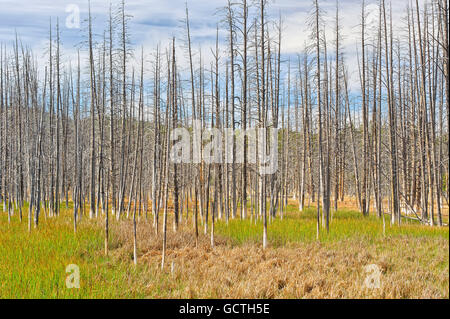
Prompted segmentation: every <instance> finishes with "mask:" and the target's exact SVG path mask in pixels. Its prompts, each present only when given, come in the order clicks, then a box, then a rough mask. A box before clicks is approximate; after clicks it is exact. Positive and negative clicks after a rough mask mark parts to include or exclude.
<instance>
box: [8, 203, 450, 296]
mask: <svg viewBox="0 0 450 319" xmlns="http://www.w3.org/2000/svg"><path fill="white" fill-rule="evenodd" d="M2 211H3V210H2V209H0V212H1V213H0V298H449V228H448V227H441V228H439V227H430V226H423V225H419V224H417V223H416V222H414V221H405V222H403V224H402V225H401V226H400V227H399V226H391V225H390V223H389V216H386V220H385V222H386V226H385V234H383V223H382V220H381V219H378V218H376V217H375V216H373V215H371V216H369V217H363V216H361V214H360V213H359V212H357V211H355V210H352V208H351V207H350V208H341V209H340V210H338V211H337V212H334V213H333V216H332V220H331V223H330V232H329V233H328V234H327V233H326V231H325V229H323V228H320V236H319V240H317V239H316V210H315V209H314V208H313V207H311V208H308V209H306V210H305V211H304V212H302V213H299V212H298V210H297V205H296V203H294V202H290V204H289V206H288V208H287V212H286V214H285V215H284V216H283V219H282V220H281V218H280V216H278V217H277V218H276V219H274V220H272V221H270V223H269V226H268V238H269V247H268V248H267V249H266V250H263V249H262V222H261V221H260V220H258V221H256V222H255V221H254V220H253V221H251V220H249V219H248V220H244V221H241V220H239V219H235V220H230V221H229V224H228V225H227V224H226V222H225V221H218V222H217V223H216V225H215V234H216V236H215V247H214V248H211V245H210V228H208V234H207V235H205V234H204V225H202V224H201V222H200V218H199V236H200V237H199V245H198V247H195V237H194V232H193V226H192V216H191V215H190V216H189V218H186V216H183V217H184V219H183V220H182V221H181V223H180V226H179V230H178V231H177V232H176V233H175V232H174V230H173V223H172V219H171V218H169V220H168V225H167V229H168V233H167V255H166V264H165V268H164V269H163V270H161V247H162V234H161V232H160V233H159V235H156V234H155V231H154V228H153V226H152V219H153V217H152V216H148V221H146V220H145V218H144V217H143V216H142V217H141V218H140V220H139V221H138V224H137V231H138V236H137V242H138V262H137V266H135V265H134V264H133V224H132V221H131V218H130V220H123V221H121V222H120V223H119V222H117V221H116V220H115V218H111V232H110V236H111V237H110V238H111V239H110V254H109V255H108V256H107V257H105V256H104V237H103V236H104V218H103V217H102V218H99V219H93V220H89V218H88V217H85V216H83V219H82V220H81V222H80V223H79V226H78V231H77V233H76V234H74V231H73V219H72V215H71V214H72V210H71V208H70V205H69V209H65V205H64V204H63V205H62V210H61V215H60V216H59V217H56V218H48V217H47V218H46V217H45V216H44V214H42V217H41V221H40V224H39V228H38V229H32V231H31V233H28V231H27V223H28V221H27V217H26V216H25V217H24V219H23V221H22V222H20V220H19V216H18V213H17V212H16V213H15V214H14V216H13V217H12V219H11V223H8V217H7V214H6V213H3V212H2ZM25 215H26V213H25ZM445 221H446V222H447V223H448V213H447V214H446V216H445ZM161 226H162V216H161V217H160V227H161ZM209 227H210V225H209ZM69 264H76V265H77V266H78V267H79V269H80V288H79V289H76V288H73V289H68V288H67V287H66V278H67V276H69V273H66V267H67V266H68V265H69ZM368 265H376V266H369V269H370V267H375V268H376V269H378V271H379V283H380V286H379V288H373V287H372V288H370V285H369V287H368V286H367V285H366V284H365V283H366V282H367V280H368V278H371V276H374V275H375V274H376V272H377V271H375V272H372V273H371V272H370V271H369V269H367V268H366V267H367V266H368ZM371 269H372V271H373V268H371ZM374 283H375V281H374Z"/></svg>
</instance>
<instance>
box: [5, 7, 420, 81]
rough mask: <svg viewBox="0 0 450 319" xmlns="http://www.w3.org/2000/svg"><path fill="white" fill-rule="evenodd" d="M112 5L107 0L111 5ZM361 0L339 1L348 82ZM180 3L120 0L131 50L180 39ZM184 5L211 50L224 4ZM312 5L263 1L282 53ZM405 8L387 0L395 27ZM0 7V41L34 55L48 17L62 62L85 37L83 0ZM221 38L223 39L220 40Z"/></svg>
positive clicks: (298, 43)
mask: <svg viewBox="0 0 450 319" xmlns="http://www.w3.org/2000/svg"><path fill="white" fill-rule="evenodd" d="M118 2H119V1H118V0H112V3H113V4H117V3H118ZM361 2H362V1H361V0H340V1H339V7H340V17H341V24H342V34H343V37H344V43H343V46H344V50H345V54H346V60H347V62H348V65H349V71H350V73H351V77H352V79H353V81H352V82H354V83H356V82H357V81H356V82H355V79H357V74H355V73H357V63H356V62H357V55H356V48H357V47H358V45H359V44H358V41H359V37H360V34H359V32H360V27H359V22H360V12H361ZM377 2H378V0H366V4H367V12H368V15H369V16H368V19H369V22H370V21H371V20H377V5H376V3H377ZM109 3H110V1H107V0H91V12H92V15H93V17H94V19H95V20H94V31H95V32H96V34H97V35H99V36H101V35H102V34H103V30H104V29H105V27H106V21H107V15H108V10H109ZM185 3H186V0H170V1H169V0H126V11H127V12H128V13H129V14H130V15H132V16H133V18H132V19H131V23H130V31H131V42H132V44H133V45H134V46H135V47H136V48H138V47H140V46H143V47H144V50H145V51H146V52H151V51H152V50H153V49H154V48H155V47H156V44H158V43H162V44H163V45H164V44H166V43H168V42H169V39H171V37H172V36H175V37H177V38H178V39H179V40H178V41H180V42H181V41H183V40H184V37H185V36H184V34H185V33H184V29H183V23H182V19H183V18H184V16H185ZM187 3H188V6H189V13H190V20H191V28H192V30H191V34H192V37H193V41H194V43H195V44H194V46H196V47H197V48H198V47H200V46H201V47H202V49H203V50H207V51H206V52H209V48H210V47H213V46H214V41H215V32H216V31H215V29H216V24H217V22H218V21H220V19H221V18H222V15H221V14H220V12H219V11H220V10H219V9H220V8H222V7H223V6H225V5H226V0H187ZM312 3H313V2H312V0H270V1H269V10H268V13H269V14H270V15H271V16H272V17H273V18H274V19H278V16H279V15H280V14H281V16H282V18H283V20H284V33H283V43H282V51H283V54H285V55H294V54H296V53H298V52H300V51H301V50H302V47H303V45H304V43H305V41H306V40H307V38H308V36H309V34H310V32H309V30H308V28H307V17H308V16H309V14H310V11H311V7H312ZM319 3H320V5H321V8H322V9H323V10H324V11H325V12H326V14H325V16H324V18H325V21H327V22H328V23H329V27H328V28H327V32H332V31H333V28H334V27H333V21H334V15H335V6H336V1H335V0H320V1H319ZM387 3H388V2H387ZM420 3H423V1H420ZM407 4H408V0H395V1H392V10H393V15H394V21H395V23H396V24H397V26H398V27H401V23H402V19H401V18H402V16H404V13H405V8H406V6H407ZM74 6H76V7H77V8H79V10H80V17H81V29H77V28H68V27H67V25H66V20H67V19H68V17H70V15H71V13H72V12H73V11H70V10H69V9H72V8H73V7H74ZM0 7H1V10H0V42H1V43H4V44H10V43H12V41H13V40H14V37H15V31H17V33H18V35H19V38H20V40H21V41H22V43H23V44H25V45H27V46H29V47H31V48H32V49H33V51H34V53H35V55H37V56H39V54H41V55H42V56H43V54H44V52H45V47H46V45H47V38H48V28H49V20H50V17H51V18H52V20H53V21H54V22H55V21H56V18H59V21H60V24H61V39H62V43H63V52H64V55H65V57H66V59H71V58H73V54H74V52H75V51H76V47H75V46H76V44H78V43H80V42H81V41H82V40H83V35H85V34H86V32H85V31H84V30H83V25H85V23H83V20H85V19H86V18H87V13H88V2H87V0H0ZM67 11H69V12H67ZM69 20H70V18H69ZM70 21H72V20H70ZM222 38H223V40H224V37H222ZM331 38H332V36H331V33H330V39H331Z"/></svg>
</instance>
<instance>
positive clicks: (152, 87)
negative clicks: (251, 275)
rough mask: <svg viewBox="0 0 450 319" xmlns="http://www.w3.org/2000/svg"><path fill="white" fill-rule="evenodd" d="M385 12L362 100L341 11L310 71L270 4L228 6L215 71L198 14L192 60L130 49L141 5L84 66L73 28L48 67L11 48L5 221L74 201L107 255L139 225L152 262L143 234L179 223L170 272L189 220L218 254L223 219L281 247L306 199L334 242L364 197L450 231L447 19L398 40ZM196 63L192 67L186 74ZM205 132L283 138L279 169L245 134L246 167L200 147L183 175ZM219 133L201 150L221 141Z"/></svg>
mask: <svg viewBox="0 0 450 319" xmlns="http://www.w3.org/2000/svg"><path fill="white" fill-rule="evenodd" d="M378 7H379V12H378V13H373V12H372V13H371V15H372V16H373V15H375V16H377V17H378V23H374V21H371V23H370V24H368V23H367V19H366V17H367V10H366V4H365V2H364V1H362V2H361V16H360V25H359V28H360V38H359V39H358V40H357V43H358V50H357V51H358V70H359V82H360V90H359V89H358V90H352V91H350V87H349V86H350V84H349V74H348V68H347V62H346V59H345V52H344V50H343V47H342V42H343V41H342V39H343V35H342V33H341V21H340V19H341V18H340V15H339V14H340V13H339V3H338V2H337V3H336V11H335V13H334V14H331V17H333V16H334V22H332V23H328V24H326V23H325V22H324V21H325V20H324V15H325V14H327V13H325V12H324V11H323V10H322V8H321V7H320V2H319V1H318V0H314V1H313V2H312V4H311V8H312V11H311V16H310V18H309V20H308V21H307V25H308V28H309V30H310V38H309V40H308V41H307V42H306V43H305V44H304V49H303V51H302V52H299V54H298V55H297V56H295V57H294V56H284V55H282V47H283V40H284V39H283V21H282V19H281V18H280V19H274V20H271V18H270V17H269V15H268V14H267V11H268V3H267V1H265V0H260V1H254V2H251V3H250V2H248V1H246V0H240V1H236V2H231V1H228V3H226V6H225V7H224V8H222V10H220V13H221V17H222V19H221V21H220V24H218V26H217V38H216V45H215V47H214V48H211V54H212V56H213V59H212V62H211V64H210V65H206V64H205V58H204V57H203V56H202V52H203V51H202V50H201V48H200V49H196V48H195V47H196V46H195V44H193V43H191V37H192V32H191V29H190V21H189V11H188V9H187V8H186V19H185V24H184V31H185V33H184V36H182V37H180V39H178V40H179V41H178V42H182V43H185V44H186V45H183V46H178V47H177V44H176V43H177V42H176V40H175V38H174V39H172V40H171V41H170V42H169V44H168V46H167V47H166V48H165V49H164V48H163V47H161V46H158V47H157V48H155V50H154V52H144V50H143V49H142V51H141V52H140V54H139V53H137V52H135V50H136V49H134V48H133V47H132V45H131V44H130V37H131V34H130V31H129V21H130V17H129V16H128V15H127V14H126V8H125V2H124V1H122V2H121V3H119V4H118V6H117V7H113V6H111V7H110V11H109V21H108V25H107V26H106V28H105V30H104V32H103V37H100V36H94V30H93V25H92V18H91V14H90V12H89V18H88V21H87V24H88V25H87V30H86V38H85V39H86V40H87V41H85V42H83V45H82V47H81V51H80V50H79V51H78V53H77V56H76V57H75V58H74V59H71V60H70V62H67V63H63V62H62V56H63V54H64V52H63V51H64V48H63V47H62V46H61V40H60V38H61V30H60V25H59V22H58V21H56V23H55V21H53V20H51V21H50V26H49V35H48V37H49V41H48V50H47V52H46V61H45V60H43V59H40V58H37V57H36V56H35V55H33V52H31V50H30V49H28V48H27V47H26V46H25V45H23V44H22V43H21V42H20V40H19V38H18V36H16V41H15V42H14V43H13V45H12V46H11V48H8V47H7V46H6V45H4V44H3V45H1V47H0V106H1V108H0V159H1V160H0V199H1V201H2V202H3V211H4V212H6V213H7V214H8V217H11V215H12V214H14V213H16V212H17V213H18V214H19V217H20V220H22V219H23V214H25V211H24V207H28V229H29V230H30V231H31V230H32V225H33V224H34V227H38V225H39V219H40V215H41V214H42V213H43V214H45V215H46V216H47V217H54V216H58V215H59V214H60V207H61V205H65V206H66V207H68V205H69V201H73V225H74V230H75V231H76V229H77V224H78V223H79V222H80V221H81V220H82V218H105V253H106V254H107V253H108V236H109V235H108V234H109V218H110V214H111V215H112V216H114V217H115V218H117V219H118V220H120V219H123V218H132V219H133V226H134V260H135V262H136V259H137V256H136V245H137V243H136V232H137V227H136V222H137V219H139V218H145V219H147V218H153V227H154V231H155V232H156V233H159V231H160V228H161V225H160V213H161V212H162V213H163V221H162V222H163V224H162V227H163V229H162V233H163V261H162V265H163V266H164V253H165V247H166V232H167V222H168V215H169V214H172V213H173V229H174V231H177V230H178V227H179V223H180V222H181V221H182V220H183V218H186V219H187V218H192V221H193V223H192V224H193V227H194V229H193V231H194V232H195V236H196V239H198V236H199V223H200V224H201V225H202V227H203V229H204V233H205V234H207V233H208V234H210V236H211V245H212V246H214V223H215V221H216V219H224V220H226V221H227V222H228V220H229V219H233V218H242V219H245V218H251V219H252V220H258V219H261V220H262V221H263V224H264V233H263V246H264V247H266V246H267V244H268V241H267V232H268V228H269V230H270V221H271V220H272V219H273V218H278V217H280V218H283V214H284V213H285V210H286V206H287V202H288V199H289V198H294V199H295V200H297V201H298V203H299V211H302V210H303V209H304V208H305V207H308V206H310V205H317V236H319V232H320V231H321V229H324V230H325V231H329V229H330V216H331V214H332V212H334V211H336V210H337V209H338V208H339V203H340V202H341V201H343V200H344V198H345V197H349V196H351V197H354V198H356V200H357V203H358V206H359V209H360V211H361V213H362V214H364V215H368V214H369V210H371V211H374V212H375V214H376V215H377V216H378V217H380V218H382V219H383V222H384V215H385V214H389V215H390V216H391V222H392V223H397V224H400V223H401V220H402V218H414V219H417V220H419V221H420V222H422V223H424V224H429V225H440V226H441V225H443V219H442V206H443V204H446V205H448V200H449V188H448V176H449V160H448V159H449V140H448V132H449V104H448V101H449V100H448V98H449V97H448V92H449V74H448V10H449V8H448V4H447V1H445V0H430V1H427V2H426V4H425V5H424V6H423V7H420V6H419V2H418V0H416V1H415V3H411V4H410V5H408V6H407V7H406V8H405V15H404V21H403V22H402V27H401V28H398V29H394V27H393V22H392V10H391V6H390V3H385V0H380V1H379V4H378ZM330 21H332V20H330ZM299 23H300V22H299ZM300 28H301V26H300V25H299V29H300ZM326 30H327V32H326ZM330 30H331V31H330ZM98 31H100V30H96V32H98ZM219 31H221V32H219ZM220 35H221V36H223V38H224V39H222V40H224V41H220V37H219V36H220ZM183 55H184V56H187V57H188V63H189V64H188V65H187V66H186V65H181V64H180V63H179V62H178V59H177V57H178V56H183ZM80 56H83V57H84V58H85V59H86V60H87V61H82V59H83V58H81V57H80ZM85 62H86V63H85ZM41 64H43V65H41ZM198 123H200V124H198ZM196 125H201V127H202V128H215V129H219V130H220V129H223V128H233V129H238V130H245V129H247V128H250V127H257V128H277V129H279V132H278V144H279V149H278V155H277V159H278V163H279V165H278V170H277V171H276V173H274V174H270V175H264V174H260V172H259V170H258V168H259V167H260V166H261V165H262V163H260V162H259V158H258V157H257V162H256V164H255V163H251V162H250V161H249V160H248V158H249V152H250V150H251V149H250V148H249V147H248V137H247V136H246V135H244V137H243V143H242V146H240V144H239V143H240V142H239V141H238V140H239V138H238V137H236V136H234V135H233V138H232V140H231V145H228V144H227V145H225V142H224V141H223V145H224V146H225V147H226V148H227V149H229V150H231V154H232V156H231V159H227V160H226V161H225V154H224V153H220V155H219V156H220V157H221V158H222V160H221V161H216V162H213V163H207V162H205V161H203V160H198V161H196V160H195V159H202V158H203V156H205V154H204V153H205V152H206V151H205V149H204V148H201V149H199V150H197V149H195V147H194V148H193V150H192V154H191V155H192V157H193V159H194V161H193V163H192V164H186V163H177V162H174V161H172V160H170V157H171V154H170V153H171V149H172V147H173V145H174V144H175V141H174V140H173V139H171V133H172V132H174V131H175V129H176V128H177V127H187V128H189V129H193V128H194V126H196ZM257 132H261V131H257ZM205 134H207V133H206V131H204V132H202V133H201V134H200V136H195V135H194V136H193V139H194V140H196V139H198V140H208V136H204V135H205ZM268 138H269V133H266V136H261V135H260V133H258V134H257V135H256V139H268ZM257 145H258V144H257ZM267 151H269V150H268V149H266V150H256V152H262V153H263V154H265V153H266V152H267ZM207 155H208V156H209V155H210V154H207ZM238 156H243V159H244V160H243V162H242V163H238V161H236V158H237V157H238ZM25 204H27V206H26V205H25ZM169 206H170V208H171V209H170V210H169ZM172 208H173V209H172ZM150 215H151V216H150Z"/></svg>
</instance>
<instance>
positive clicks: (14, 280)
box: [0, 204, 449, 298]
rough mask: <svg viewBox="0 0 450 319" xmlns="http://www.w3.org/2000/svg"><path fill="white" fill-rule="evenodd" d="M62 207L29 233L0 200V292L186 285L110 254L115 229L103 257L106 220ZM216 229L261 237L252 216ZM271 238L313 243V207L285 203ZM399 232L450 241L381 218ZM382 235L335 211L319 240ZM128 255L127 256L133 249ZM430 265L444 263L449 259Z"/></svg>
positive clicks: (66, 293) (136, 292) (108, 291)
mask: <svg viewBox="0 0 450 319" xmlns="http://www.w3.org/2000/svg"><path fill="white" fill-rule="evenodd" d="M61 207H62V210H61V214H62V215H61V216H59V217H57V218H45V216H44V214H43V213H42V215H41V218H40V223H39V227H38V228H37V229H35V228H34V227H33V228H32V230H31V232H28V220H27V213H28V210H27V208H26V206H25V209H24V210H23V220H22V221H20V220H19V215H18V213H17V211H16V212H15V213H14V215H13V216H12V219H11V223H8V216H7V214H6V213H4V212H3V210H2V209H1V206H0V229H1V231H0V298H144V297H155V298H157V297H160V296H171V295H172V292H175V291H178V292H179V291H184V287H185V286H186V285H187V284H188V281H187V280H188V279H186V278H184V277H182V278H178V279H173V278H171V277H170V272H167V271H165V272H161V271H160V269H159V264H158V263H153V264H152V263H145V262H140V263H138V265H137V266H136V267H135V266H134V265H133V263H132V260H131V258H128V256H127V257H126V258H117V256H116V257H115V255H114V251H115V248H118V247H119V246H120V245H121V244H122V243H119V242H118V240H117V239H116V238H117V237H116V236H115V234H114V229H117V228H115V227H112V233H111V241H110V248H111V254H110V256H108V257H105V256H104V254H103V247H104V246H103V245H104V237H103V236H104V233H103V221H102V220H101V219H99V220H89V219H88V218H85V217H84V218H83V220H82V221H81V222H80V223H79V226H78V231H77V233H76V234H75V233H74V231H73V219H72V218H73V217H72V215H71V209H70V208H69V209H65V205H64V204H63V205H62V206H61ZM386 217H387V216H386ZM111 222H112V223H113V224H114V223H115V221H111ZM189 227H190V226H189ZM215 230H216V234H218V235H221V236H223V237H225V238H228V239H229V240H230V242H231V243H232V244H234V245H240V244H243V243H256V244H257V245H261V242H262V231H263V225H262V222H261V220H259V221H257V222H256V224H255V221H250V220H244V221H242V220H240V219H235V220H230V221H229V225H226V223H225V222H224V221H218V222H217V223H216V228H215ZM188 231H191V227H190V228H189V230H188ZM202 236H203V235H202ZM268 236H269V243H270V245H271V246H274V247H277V246H282V245H286V246H289V245H291V244H295V243H298V242H303V243H308V242H314V241H316V210H315V209H314V208H310V209H307V210H305V212H302V213H299V212H297V211H296V207H295V206H293V205H290V206H289V207H288V212H287V214H286V215H285V216H284V218H283V220H280V218H279V217H277V218H276V219H274V220H273V221H272V222H271V223H270V224H269V226H268ZM402 237H417V238H424V239H426V238H428V239H433V238H435V239H437V240H440V239H446V240H447V241H448V239H449V230H448V227H443V228H439V227H429V226H422V225H419V224H417V223H414V222H405V223H403V225H402V226H401V227H398V226H390V224H389V218H386V238H387V239H389V238H392V239H398V238H402ZM382 238H383V233H382V222H381V220H380V219H378V218H376V217H375V216H369V217H363V216H362V215H361V214H360V213H359V212H355V211H351V210H340V211H338V212H336V213H334V214H333V219H332V221H331V224H330V232H329V233H328V234H327V233H326V232H325V231H324V230H323V229H322V228H321V233H320V241H321V242H323V243H327V244H329V246H330V249H333V245H334V247H337V246H339V245H345V242H346V240H364V241H366V242H370V243H371V242H372V241H373V242H378V243H379V242H380V239H382ZM391 244H392V243H391ZM377 245H378V244H377ZM389 245H390V244H389V240H388V241H383V245H382V246H380V247H379V248H380V249H382V250H385V249H390V248H389V247H390V246H389ZM377 247H378V246H377ZM427 247H428V248H426V247H425V246H423V247H417V249H419V250H420V249H426V250H427V253H426V255H427V256H428V257H427V258H428V259H424V260H421V262H422V261H423V262H426V263H429V262H433V260H435V256H437V255H439V254H441V251H440V250H438V249H437V248H436V251H432V250H430V247H429V246H427ZM127 254H128V253H127ZM129 254H130V256H131V251H130V252H129ZM69 264H76V265H78V266H79V268H80V277H81V278H80V285H81V289H68V288H67V287H66V283H65V282H66V278H67V276H68V275H69V274H68V273H66V267H67V265H69ZM435 267H437V268H439V269H440V268H442V269H444V268H445V267H448V263H447V264H446V263H444V264H442V265H440V264H437V265H435Z"/></svg>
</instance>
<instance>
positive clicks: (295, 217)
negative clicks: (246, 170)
mask: <svg viewBox="0 0 450 319" xmlns="http://www.w3.org/2000/svg"><path fill="white" fill-rule="evenodd" d="M316 219H317V209H316V208H308V209H305V211H304V212H301V213H300V212H297V211H296V207H294V206H293V205H289V206H288V209H287V214H286V215H285V216H283V220H281V219H280V218H279V216H277V218H276V219H273V220H272V221H271V222H269V221H270V220H269V218H268V239H269V243H270V244H271V245H273V246H283V245H286V244H288V243H295V242H312V241H316V240H317V239H316V238H317V237H316V236H317V221H316ZM385 225H386V226H385V234H386V237H394V236H395V237H398V236H411V237H442V238H446V239H449V231H448V228H447V227H444V228H438V227H429V226H424V225H419V224H418V223H417V222H414V221H407V220H404V221H403V224H402V225H401V226H400V227H399V226H397V225H392V226H391V225H390V220H389V216H386V217H385ZM215 230H216V232H217V234H220V235H223V236H226V237H228V238H231V239H232V241H233V242H234V243H235V244H243V243H246V242H257V243H260V242H262V234H263V223H262V220H261V219H258V220H257V221H256V222H255V220H253V221H251V220H249V219H247V220H239V219H234V220H230V221H229V224H228V225H227V224H226V223H225V222H224V221H219V222H218V223H217V224H216V228H215ZM380 237H383V222H382V219H379V218H377V217H376V216H373V215H371V216H367V217H364V216H362V214H361V213H360V212H357V211H352V210H346V209H343V210H338V211H337V212H335V213H333V217H332V220H331V221H330V231H329V233H327V232H326V230H325V229H324V228H322V227H320V235H319V238H320V241H321V242H330V241H332V242H335V241H341V240H346V239H361V240H363V239H364V240H369V241H372V240H375V239H377V238H380Z"/></svg>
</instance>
